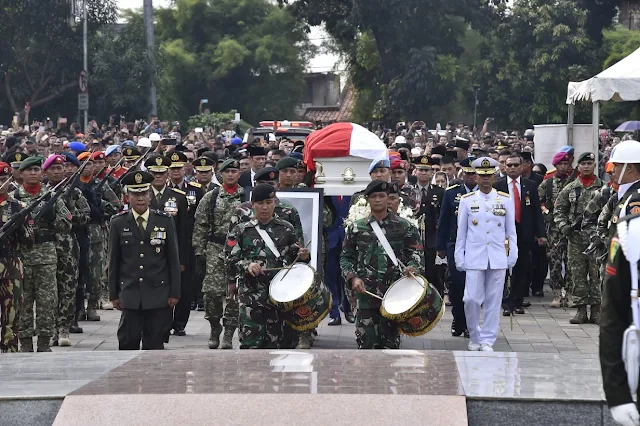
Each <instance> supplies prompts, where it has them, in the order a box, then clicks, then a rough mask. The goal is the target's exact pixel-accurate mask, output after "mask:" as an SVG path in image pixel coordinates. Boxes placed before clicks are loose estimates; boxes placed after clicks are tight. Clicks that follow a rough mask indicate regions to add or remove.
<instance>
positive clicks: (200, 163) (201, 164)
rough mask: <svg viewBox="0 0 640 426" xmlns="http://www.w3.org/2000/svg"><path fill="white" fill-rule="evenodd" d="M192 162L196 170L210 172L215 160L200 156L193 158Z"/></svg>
mask: <svg viewBox="0 0 640 426" xmlns="http://www.w3.org/2000/svg"><path fill="white" fill-rule="evenodd" d="M192 164H193V168H194V169H195V170H196V172H210V171H211V170H213V166H215V164H216V162H215V161H213V160H212V159H211V158H209V157H200V158H196V159H195V160H193V162H192Z"/></svg>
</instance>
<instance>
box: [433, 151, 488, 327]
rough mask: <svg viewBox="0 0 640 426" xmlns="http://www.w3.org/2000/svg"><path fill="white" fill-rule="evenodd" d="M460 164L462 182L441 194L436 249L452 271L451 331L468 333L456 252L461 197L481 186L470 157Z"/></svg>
mask: <svg viewBox="0 0 640 426" xmlns="http://www.w3.org/2000/svg"><path fill="white" fill-rule="evenodd" d="M461 165H462V167H463V169H462V183H457V184H453V185H451V186H449V187H448V188H447V189H446V191H445V192H444V195H443V197H442V206H441V209H440V216H439V218H438V229H437V232H436V250H437V253H438V256H440V257H445V256H446V257H447V264H448V266H449V275H450V277H451V283H450V285H449V300H450V301H451V312H452V314H453V322H452V323H451V335H452V336H461V335H464V336H465V337H469V331H468V329H467V319H466V316H465V313H464V303H463V297H464V292H465V280H466V275H465V272H464V271H459V270H458V269H456V263H455V256H454V253H455V246H456V238H457V234H458V210H459V208H460V200H461V199H462V197H463V196H464V195H466V194H469V193H471V192H473V191H476V190H477V189H478V186H477V185H476V179H477V175H476V170H475V168H473V167H471V159H465V160H462V162H461Z"/></svg>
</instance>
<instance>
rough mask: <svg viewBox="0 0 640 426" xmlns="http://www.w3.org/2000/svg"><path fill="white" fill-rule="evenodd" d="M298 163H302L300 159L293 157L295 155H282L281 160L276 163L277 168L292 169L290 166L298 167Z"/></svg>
mask: <svg viewBox="0 0 640 426" xmlns="http://www.w3.org/2000/svg"><path fill="white" fill-rule="evenodd" d="M298 163H300V160H298V159H296V158H293V157H282V158H281V159H280V160H278V162H277V163H276V169H278V170H284V169H290V168H294V169H295V168H297V167H298Z"/></svg>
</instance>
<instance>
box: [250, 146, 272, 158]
mask: <svg viewBox="0 0 640 426" xmlns="http://www.w3.org/2000/svg"><path fill="white" fill-rule="evenodd" d="M248 150H249V156H250V157H258V156H262V155H267V153H266V151H265V149H264V148H263V147H261V146H257V145H249V148H248Z"/></svg>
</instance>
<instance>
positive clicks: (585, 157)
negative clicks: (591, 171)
mask: <svg viewBox="0 0 640 426" xmlns="http://www.w3.org/2000/svg"><path fill="white" fill-rule="evenodd" d="M595 160H596V156H595V155H594V154H593V152H583V153H582V154H580V157H578V164H580V163H582V162H583V161H595Z"/></svg>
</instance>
